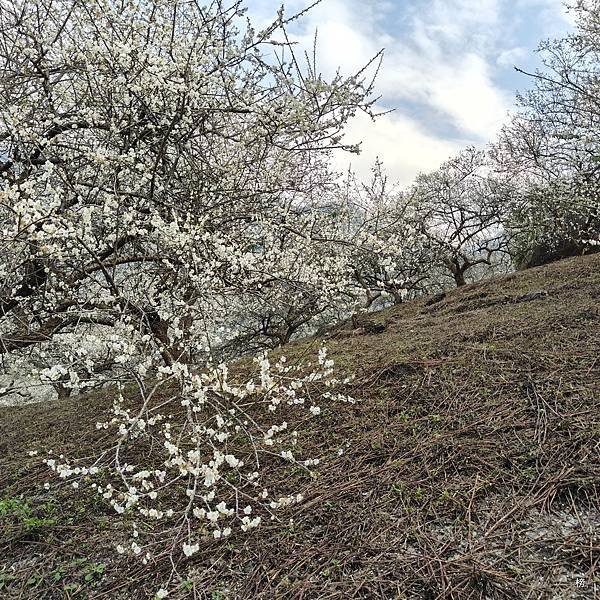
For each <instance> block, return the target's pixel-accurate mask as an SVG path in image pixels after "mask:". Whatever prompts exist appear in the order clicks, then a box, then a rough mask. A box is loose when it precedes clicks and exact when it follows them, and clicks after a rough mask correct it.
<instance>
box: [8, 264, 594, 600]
mask: <svg viewBox="0 0 600 600" xmlns="http://www.w3.org/2000/svg"><path fill="white" fill-rule="evenodd" d="M537 292H540V293H537ZM542 292H543V293H542ZM599 300H600V255H595V256H590V257H584V258H575V259H569V260H565V261H561V262H558V263H555V264H552V265H548V266H545V267H541V268H537V269H531V270H529V271H526V272H522V273H516V274H514V275H511V276H508V277H505V278H502V279H498V280H493V281H486V282H482V283H479V284H476V285H471V286H467V287H466V288H463V289H461V290H455V291H452V292H450V293H449V294H448V295H447V296H446V298H445V299H444V300H442V301H441V302H438V303H436V304H433V305H431V306H426V304H425V302H426V299H423V300H420V301H417V302H413V303H410V304H406V305H403V306H398V307H395V308H393V309H391V310H388V311H385V312H382V313H379V314H378V315H376V316H375V317H373V318H374V319H376V320H378V321H380V322H382V323H385V325H386V329H385V330H384V331H383V332H382V333H379V334H373V335H369V334H367V333H365V332H361V331H350V330H349V329H344V328H337V329H333V330H332V331H331V332H330V334H329V340H328V347H329V348H330V354H331V356H332V357H333V358H335V359H336V362H337V364H338V365H339V367H340V368H341V369H343V370H348V371H353V372H355V373H356V375H357V378H356V381H355V382H354V384H353V389H352V390H351V393H352V394H353V395H354V396H355V397H356V398H359V399H360V402H359V403H357V404H356V405H342V406H339V405H336V406H330V407H328V408H325V409H324V411H323V412H324V414H323V419H321V420H317V421H314V422H311V423H309V424H308V425H307V429H306V430H305V433H304V435H303V437H302V445H303V446H304V447H305V448H306V449H307V450H308V451H309V454H310V455H312V456H323V457H325V458H326V460H324V461H323V463H322V465H321V466H320V467H319V468H318V470H317V473H318V476H317V477H316V478H313V479H311V478H309V477H304V476H302V475H299V474H297V473H291V472H290V471H289V468H288V469H286V468H285V466H282V467H281V469H279V470H278V469H275V471H274V473H273V477H278V478H279V479H280V480H281V481H282V484H283V485H284V486H285V485H290V486H291V487H293V488H295V489H299V490H300V491H302V492H303V494H304V495H305V497H306V500H305V502H304V503H303V504H301V505H299V506H297V507H295V508H294V509H290V510H289V511H288V513H287V514H286V520H285V522H284V523H273V524H268V525H265V526H263V527H261V528H260V529H259V530H258V531H257V532H256V533H255V534H253V535H252V536H245V535H241V534H240V535H237V536H234V537H233V538H231V539H230V540H229V541H228V542H227V543H225V544H224V543H218V542H211V543H207V544H206V546H205V547H204V548H202V549H201V551H200V552H199V553H198V554H197V555H195V556H194V557H193V559H188V560H182V561H181V563H180V564H179V565H178V569H179V572H180V573H181V577H182V581H183V580H187V582H188V583H186V584H185V585H184V584H183V583H182V584H181V585H180V587H179V588H178V590H176V591H175V592H174V593H172V595H171V596H170V597H175V598H210V599H213V600H218V599H222V600H224V599H225V598H232V599H233V598H240V599H246V598H248V599H250V598H265V599H266V598H305V599H313V598H318V599H321V598H322V599H325V598H328V599H329V598H331V599H333V598H336V599H338V598H339V599H342V598H343V599H345V598H386V599H387V598H399V599H400V598H431V599H434V598H461V599H462V598H465V599H466V598H481V599H484V598H490V599H500V598H561V599H562V598H592V597H594V593H595V592H594V587H593V586H594V585H599V584H600V575H599V568H600V567H599V565H598V562H599V560H600V539H599V531H598V528H599V527H600V512H599V509H600V505H599V488H600V460H599V456H600V453H599V450H600V362H599V358H600V310H599ZM318 344H319V340H318V339H310V340H304V341H301V342H297V343H295V344H292V345H290V346H289V347H287V348H286V349H285V350H284V352H285V354H286V355H288V356H292V357H293V356H297V355H299V354H302V353H305V352H306V351H307V349H310V348H316V347H317V346H318ZM108 404H109V402H108V399H107V398H105V397H103V396H102V394H96V395H94V396H90V397H88V398H77V399H71V400H67V401H62V402H55V403H51V404H48V405H46V406H39V405H38V406H25V407H20V408H11V409H0V498H4V499H7V498H13V499H14V498H21V499H22V501H24V502H27V503H28V505H30V506H31V510H32V514H33V515H34V516H35V517H36V518H38V519H40V520H42V521H43V520H44V519H46V520H47V521H53V522H52V523H42V524H41V525H40V524H38V526H37V527H33V529H32V528H31V527H29V528H28V527H27V526H26V524H25V523H24V520H23V519H22V518H21V519H20V520H19V519H17V518H15V517H14V515H13V517H10V518H8V517H2V516H0V519H4V520H3V521H1V522H0V586H1V587H0V597H3V598H4V597H6V598H63V597H64V598H147V597H151V593H152V592H153V591H155V590H156V589H157V587H158V584H160V583H161V574H162V573H164V572H165V570H167V571H168V570H169V569H170V564H163V562H161V561H158V562H153V563H151V564H149V565H148V566H146V567H144V566H142V565H140V564H139V563H134V562H133V561H132V562H131V563H130V564H126V561H124V560H117V559H116V558H115V556H114V554H113V552H112V550H111V547H112V545H113V544H114V538H115V536H116V535H118V534H119V531H118V525H117V524H115V522H114V520H112V519H111V518H109V517H110V513H109V512H108V510H107V508H106V507H104V506H102V505H100V504H93V502H92V501H91V500H90V501H88V500H84V499H81V498H77V497H73V496H72V495H71V494H69V493H68V492H67V490H66V489H63V490H62V491H61V490H59V491H54V490H52V491H51V492H45V491H44V490H43V489H42V487H41V483H42V482H43V481H45V480H46V479H49V476H48V474H47V473H46V471H45V470H44V469H43V468H42V467H40V466H39V462H37V461H36V459H34V458H29V457H28V456H27V454H26V451H27V450H29V449H31V448H34V447H35V448H54V449H56V450H58V451H64V452H65V454H68V455H71V456H72V455H73V454H77V455H78V456H85V455H86V454H87V455H90V454H93V453H94V452H95V451H97V450H98V448H101V447H102V446H103V444H105V443H106V440H105V439H104V438H103V435H102V434H101V433H98V432H97V431H96V430H95V429H94V424H95V422H96V421H97V420H98V418H100V415H101V414H102V413H103V412H106V411H107V409H108ZM340 448H343V449H344V453H343V454H342V455H338V450H339V449H340ZM48 507H50V508H48ZM288 518H292V519H293V523H288V522H287V519H288ZM34 525H35V523H34ZM117 563H118V564H117ZM98 564H102V565H105V566H104V568H103V572H102V573H95V571H94V565H98ZM117 567H119V568H117ZM90 574H91V576H90ZM86 577H87V579H86ZM577 578H581V581H580V582H579V583H580V584H582V586H583V587H577V581H576V579H577ZM598 590H599V591H600V587H599V588H598ZM596 593H598V592H596Z"/></svg>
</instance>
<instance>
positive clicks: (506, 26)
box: [248, 0, 573, 185]
mask: <svg viewBox="0 0 600 600" xmlns="http://www.w3.org/2000/svg"><path fill="white" fill-rule="evenodd" d="M279 5H280V2H277V1H275V0H248V7H249V13H250V17H251V18H252V19H253V21H255V22H256V23H257V24H261V23H264V22H265V21H266V20H268V17H270V16H272V15H273V14H274V13H275V11H276V10H277V8H278V7H279ZM306 5H307V2H305V1H302V0H289V1H288V2H285V7H286V14H292V13H293V12H296V11H297V10H299V9H301V8H304V7H305V6H306ZM572 26H573V23H572V19H571V15H570V14H569V13H568V12H567V10H566V9H565V8H564V7H563V5H562V3H561V0H323V2H322V3H321V4H320V5H318V6H316V7H315V8H313V9H312V10H311V11H310V12H309V13H308V14H307V15H306V16H305V17H304V18H303V19H302V20H301V21H299V22H298V23H297V24H296V25H295V26H294V27H293V29H292V32H293V34H294V35H295V37H296V39H297V40H298V41H299V42H300V43H301V44H302V45H304V46H306V47H312V40H313V39H314V34H315V30H318V67H319V69H320V71H321V72H322V73H323V74H325V75H330V76H331V75H332V74H333V73H334V72H335V70H336V68H337V67H341V69H342V72H344V73H346V74H351V73H352V72H354V71H356V70H357V69H358V68H360V67H362V66H363V65H364V64H365V62H366V61H367V60H368V59H369V58H370V57H372V56H373V55H375V54H376V53H377V51H378V50H380V49H381V48H384V49H385V55H384V61H383V67H382V69H381V72H380V74H379V77H378V79H377V86H376V92H377V95H381V96H382V97H381V100H380V101H379V102H378V108H379V109H381V110H387V109H392V108H393V109H395V111H394V112H393V113H391V114H388V115H385V116H383V117H380V118H379V119H378V120H377V121H376V122H375V123H373V122H371V121H370V120H369V119H368V118H366V117H358V118H357V119H355V120H354V121H353V122H352V123H351V124H350V125H349V127H348V129H347V132H348V133H347V138H346V139H347V141H349V142H355V141H358V140H362V142H363V144H362V152H361V155H360V156H358V157H357V156H354V155H349V154H344V155H343V156H336V159H335V160H336V166H337V167H338V168H339V169H341V170H345V169H347V168H348V165H349V164H350V163H351V165H352V168H353V169H354V170H355V171H356V172H357V173H358V174H359V175H360V176H361V177H368V176H369V173H370V168H371V166H372V164H373V162H374V161H375V159H376V157H377V156H379V158H380V159H381V160H382V161H383V164H384V166H385V168H386V170H387V172H388V175H389V176H390V179H391V180H393V181H396V182H398V183H400V184H401V185H405V184H408V183H410V182H411V181H412V179H413V178H414V176H415V175H416V174H417V173H418V172H420V171H430V170H432V169H435V168H436V167H437V166H439V164H440V163H441V162H442V161H444V160H445V159H446V158H449V157H450V156H452V155H453V154H455V153H456V152H457V151H459V150H460V149H461V148H464V147H465V146H468V145H475V146H478V147H483V146H484V145H485V144H486V143H487V142H489V141H491V140H493V138H494V135H495V133H496V132H497V130H498V128H499V127H500V125H501V124H502V122H504V121H505V120H506V118H507V114H508V112H509V111H510V110H511V109H512V108H513V107H514V106H515V93H516V91H517V90H521V91H524V90H526V89H527V88H528V87H530V85H531V81H530V80H529V79H528V78H527V77H525V76H523V75H521V74H519V73H517V72H516V71H515V70H514V66H515V65H516V66H518V67H520V68H523V69H525V70H534V69H535V68H536V66H538V65H539V59H538V57H537V55H536V54H535V49H536V47H537V46H538V43H539V42H540V41H541V40H542V39H545V38H548V37H551V38H553V37H562V36H564V35H565V34H566V33H568V32H570V31H571V30H572Z"/></svg>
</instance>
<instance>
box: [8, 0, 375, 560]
mask: <svg viewBox="0 0 600 600" xmlns="http://www.w3.org/2000/svg"><path fill="white" fill-rule="evenodd" d="M244 12H245V10H244V7H243V4H242V2H232V3H231V4H229V5H228V4H226V3H224V2H222V1H221V0H214V1H212V2H209V3H208V4H207V5H206V6H202V5H200V4H199V3H195V2H188V1H179V0H129V1H124V0H123V1H122V0H91V1H86V2H82V1H79V0H61V1H58V2H57V1H54V0H17V1H12V0H11V1H8V0H0V64H1V75H0V223H1V225H0V239H1V245H0V353H1V354H2V357H3V365H4V368H5V369H6V370H7V371H8V370H10V369H13V370H15V369H17V368H19V369H24V368H25V367H27V368H29V369H30V370H31V371H32V373H33V374H34V375H35V376H37V377H38V378H39V380H40V381H45V382H49V383H51V384H53V385H55V386H57V389H61V390H63V391H64V390H66V391H67V392H68V391H70V390H81V389H84V388H86V387H91V386H94V385H99V384H100V383H102V382H106V381H113V382H117V383H118V384H119V386H120V387H119V389H121V390H122V389H123V385H124V384H126V383H127V382H134V383H135V385H136V386H137V389H138V392H139V394H138V397H139V402H138V405H137V406H136V408H135V409H132V408H131V407H126V406H125V405H126V402H125V396H124V394H123V393H121V392H119V393H118V394H117V396H116V398H115V406H114V419H113V420H112V422H109V423H108V424H100V425H99V426H100V427H110V426H114V427H115V428H116V433H117V439H118V442H117V443H116V446H115V448H114V450H115V451H114V454H113V455H112V459H110V460H109V459H108V458H106V457H105V458H106V460H105V461H104V462H102V461H101V462H100V463H98V464H97V465H94V466H91V467H90V466H87V467H80V466H73V465H71V466H69V465H67V464H66V462H61V461H57V460H56V459H52V458H49V459H48V464H49V466H51V467H52V468H54V469H55V470H57V471H58V472H59V473H60V474H61V475H62V476H64V477H76V478H78V477H80V476H82V475H85V476H86V477H90V476H94V475H95V474H96V472H97V470H98V469H100V468H108V467H110V469H112V471H111V473H113V474H114V476H115V478H116V479H115V480H114V481H113V482H112V483H111V484H110V485H105V486H101V487H98V486H97V485H96V489H97V491H98V492H99V493H101V495H102V496H103V497H104V498H106V499H108V500H110V501H111V502H113V506H114V507H115V509H116V510H117V511H118V512H124V511H128V510H136V511H138V512H139V513H140V515H141V516H142V517H144V518H146V519H156V520H160V519H162V518H171V517H172V518H179V519H180V520H179V521H178V522H177V523H178V525H177V527H178V528H179V529H177V531H178V532H179V535H178V536H175V538H176V539H178V540H181V536H182V535H184V534H185V535H184V537H185V539H186V542H185V545H184V546H183V551H184V552H185V553H186V554H192V553H193V551H194V550H195V549H196V548H197V540H194V539H193V536H191V534H190V531H191V529H190V526H189V522H190V519H192V518H196V519H199V520H201V521H203V522H204V523H205V525H206V528H207V531H208V532H209V533H210V534H211V535H214V536H215V537H219V536H226V535H228V534H229V533H230V531H231V527H232V526H233V522H234V521H235V522H239V523H241V527H242V529H249V528H251V527H254V526H256V525H257V524H258V522H259V521H260V516H258V515H256V516H255V513H254V512H252V510H253V509H252V507H251V506H250V505H249V504H248V505H246V504H244V505H242V503H241V502H242V497H243V496H244V495H248V494H247V492H246V491H245V490H246V487H245V486H248V485H252V486H257V485H258V481H259V478H260V473H259V471H260V469H259V467H260V460H259V451H258V450H257V449H255V452H254V456H255V462H254V468H253V469H252V470H250V471H248V472H246V470H245V467H244V465H243V462H244V461H242V459H240V458H237V457H236V456H235V455H234V454H233V452H232V451H231V449H228V448H230V446H231V447H234V446H235V443H234V441H233V440H234V438H235V439H237V437H236V436H240V435H244V434H245V435H246V438H247V439H248V440H250V443H251V444H253V445H254V446H256V440H257V439H258V440H261V443H263V442H264V445H266V447H267V450H268V448H269V445H270V444H269V442H271V443H273V441H274V440H279V439H280V438H282V437H283V435H284V434H283V432H284V431H287V428H288V425H287V423H285V422H277V423H275V422H274V423H270V424H269V423H268V422H266V423H265V422H263V421H260V419H259V417H258V416H257V415H256V414H253V412H252V410H255V409H256V410H258V409H259V408H261V407H267V410H266V416H267V418H269V416H271V417H272V416H273V413H275V412H276V409H277V407H278V406H279V405H280V404H285V405H287V404H290V405H291V406H296V405H298V406H302V405H303V404H304V403H305V400H306V397H305V396H304V395H303V394H302V390H303V389H304V387H305V386H306V385H309V384H312V383H313V382H315V381H317V380H319V379H322V380H323V381H324V382H327V384H328V385H330V386H331V385H333V384H334V383H335V381H336V380H334V379H332V377H331V364H330V361H328V360H327V359H326V358H325V356H324V354H322V355H321V356H320V359H319V361H320V370H317V371H310V372H309V374H301V373H298V374H296V375H293V376H292V374H290V373H288V371H287V370H286V369H287V367H286V366H285V365H284V364H283V363H278V367H277V373H278V375H277V376H273V375H272V374H271V365H270V363H269V360H268V358H266V357H263V358H261V359H260V361H259V363H260V381H259V383H254V382H253V381H252V380H248V381H247V382H246V383H245V384H244V385H241V384H239V385H237V384H236V385H234V384H230V383H228V381H229V380H228V377H227V368H226V367H224V366H223V365H220V366H219V365H217V364H215V363H211V362H210V361H211V359H212V358H214V353H213V351H212V349H213V347H214V346H215V344H222V343H224V342H226V341H227V339H228V336H229V337H231V336H232V335H233V336H234V335H237V334H238V333H239V332H236V331H231V320H228V318H227V317H228V316H229V312H230V307H232V306H235V307H236V308H239V307H244V306H248V305H247V304H246V302H245V300H246V299H247V298H249V297H252V298H254V299H256V301H255V302H254V303H253V304H252V305H251V306H250V310H246V312H244V311H243V310H242V313H243V314H242V320H243V321H244V322H246V321H247V319H248V318H249V315H250V316H251V314H252V310H255V309H256V307H257V306H259V305H260V306H266V307H269V306H274V305H275V304H276V303H277V302H278V301H281V299H282V298H284V297H285V301H286V304H287V308H288V309H289V311H288V316H290V318H291V321H290V323H289V324H288V325H289V328H288V330H285V331H280V332H278V333H277V335H281V339H280V341H285V340H287V339H289V336H290V328H291V330H292V331H293V330H294V329H297V327H298V326H299V324H303V323H304V322H305V321H306V320H307V319H310V318H311V316H312V315H314V314H319V312H320V311H322V310H324V308H325V307H326V306H328V304H329V302H330V300H331V299H332V298H334V297H335V296H336V293H337V292H338V291H339V290H341V289H344V288H345V286H346V285H347V282H348V269H347V265H346V263H345V262H344V258H343V254H342V253H340V255H339V258H338V255H337V254H336V253H335V252H332V247H333V245H335V243H336V242H335V240H334V239H332V238H331V236H330V235H329V234H328V231H327V229H326V224H327V220H326V219H323V217H322V215H323V211H322V210H321V209H322V202H323V198H325V197H327V196H328V194H327V189H328V186H329V185H330V182H331V180H332V177H331V172H330V168H329V153H330V152H331V151H332V150H333V149H335V148H342V149H345V150H349V151H354V150H356V147H354V146H350V145H346V144H343V143H342V142H341V132H342V130H343V128H344V125H345V123H346V122H347V120H348V119H349V118H350V117H352V116H353V115H354V114H355V113H356V112H357V111H359V110H362V111H366V112H367V113H369V114H371V107H372V102H373V100H372V99H371V93H372V88H373V78H372V77H371V76H369V74H368V70H369V69H368V67H369V65H367V67H365V69H363V70H361V71H360V72H359V73H356V74H355V75H353V76H349V77H344V76H342V75H341V74H337V75H335V76H334V77H333V78H332V79H331V80H326V79H325V78H324V77H322V76H321V75H320V74H319V73H318V70H317V65H316V64H315V62H314V61H312V62H309V61H308V60H307V64H306V66H302V65H301V64H300V61H299V60H298V59H297V57H296V54H295V53H294V46H293V43H292V42H291V41H290V38H289V34H288V25H289V23H290V22H291V21H293V20H294V19H296V18H298V17H300V16H301V15H293V16H291V17H286V16H285V14H284V11H283V9H281V10H280V11H279V12H278V14H277V16H276V17H275V18H274V20H273V22H272V23H271V24H270V25H268V26H266V27H265V28H264V29H262V30H261V31H256V30H255V29H254V28H253V27H252V26H251V24H250V23H249V22H246V21H245V20H244ZM374 60H377V57H376V58H375V59H374ZM369 64H371V63H369ZM299 307H304V308H303V309H302V310H300V309H299ZM261 311H262V308H259V310H258V312H259V313H261ZM294 311H296V312H297V313H298V314H299V315H300V316H299V317H297V316H295V315H294V314H293V313H294ZM305 313H307V314H308V315H309V316H308V318H306V317H305V316H304V314H305ZM262 316H264V314H263V315H262ZM266 335H270V332H269V331H266ZM166 382H168V383H169V385H171V386H174V387H170V388H168V389H170V390H171V396H170V401H171V402H176V403H179V404H182V405H183V407H184V412H185V414H186V421H185V423H184V425H181V429H178V430H177V433H175V432H174V430H175V428H176V427H175V425H173V424H172V423H171V421H170V419H169V417H168V415H167V414H165V413H164V412H163V411H154V409H153V408H152V406H153V404H152V403H153V401H154V399H155V398H156V396H158V392H157V390H158V389H161V390H163V391H164V390H165V389H167V388H166V387H165V384H166ZM175 384H176V385H175ZM313 397H316V396H314V395H313ZM325 397H333V394H332V393H330V392H327V393H326V394H325ZM341 398H342V399H347V398H346V397H345V396H342V397H341ZM162 402H164V397H163V401H162ZM167 404H168V403H167ZM249 405H252V407H253V408H252V410H251V409H250V408H249ZM163 410H164V407H163ZM319 412H320V409H319V407H318V406H316V405H311V406H310V414H311V415H317V414H318V413H319ZM157 435H158V436H159V437H160V440H161V441H162V447H163V448H164V450H165V452H166V453H167V458H166V460H165V462H164V464H162V466H159V465H154V467H153V468H146V467H144V466H143V465H134V464H132V462H131V459H125V458H124V456H125V455H126V454H127V452H126V447H128V445H130V444H132V443H135V441H136V440H140V439H146V437H147V436H157ZM285 435H286V436H287V433H286V434H285ZM294 435H295V432H294V431H292V432H291V433H290V434H289V436H287V438H286V439H287V442H289V443H291V441H290V440H293V439H294ZM288 438H289V439H288ZM263 449H264V448H263ZM281 452H282V453H283V454H281V457H282V458H283V459H284V460H294V461H295V460H296V458H295V457H294V456H293V455H292V454H291V450H289V449H288V450H281ZM225 470H234V471H235V472H236V473H238V475H239V477H238V479H237V480H236V479H235V477H233V476H232V477H231V478H225V477H224V475H223V471H225ZM181 481H185V486H184V487H185V490H186V496H185V502H184V503H183V505H177V506H176V507H175V508H169V509H165V510H163V509H162V508H160V509H159V508H157V507H156V506H154V505H152V502H154V501H155V500H156V499H157V497H160V496H161V495H162V492H163V490H164V489H165V488H168V487H169V486H170V484H172V483H175V482H181ZM232 481H234V483H231V482H232ZM223 482H228V484H227V485H225V484H224V483H223ZM74 484H78V482H77V481H75V482H74ZM217 488H218V489H217ZM223 489H225V490H226V491H227V490H228V492H227V493H228V494H229V495H227V493H225V492H223ZM220 494H221V495H220ZM223 494H224V495H223ZM267 496H268V494H267V493H266V492H265V495H264V496H262V499H263V500H264V502H263V504H264V505H266V506H267V507H268V506H271V508H276V507H277V506H282V505H285V504H286V503H289V502H292V501H294V498H292V499H291V500H290V499H289V498H283V499H282V500H276V499H271V497H270V496H269V497H268V499H267ZM252 497H253V498H254V497H256V494H254V492H253V496H252ZM259 500H260V498H259ZM182 506H183V508H182ZM178 511H179V512H178ZM227 519H229V520H230V521H231V523H230V524H229V525H227V526H225V525H223V526H221V524H222V523H224V522H225V520H227ZM236 520H237V521H236ZM136 531H137V530H136ZM171 531H173V530H172V529H171ZM134 535H137V534H135V533H134ZM136 539H137V538H136ZM130 548H131V550H132V552H133V553H134V554H136V553H141V552H142V546H141V545H139V544H138V542H137V541H134V542H133V545H131V546H130Z"/></svg>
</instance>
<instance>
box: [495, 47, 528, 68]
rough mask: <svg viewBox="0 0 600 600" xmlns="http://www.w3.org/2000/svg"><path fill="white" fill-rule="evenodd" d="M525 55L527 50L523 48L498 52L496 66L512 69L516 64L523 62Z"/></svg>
mask: <svg viewBox="0 0 600 600" xmlns="http://www.w3.org/2000/svg"><path fill="white" fill-rule="evenodd" d="M527 54H528V50H527V48H525V47H524V46H515V47H514V48H509V49H508V50H503V51H502V52H500V54H499V55H498V58H497V59H496V64H498V65H500V66H502V67H512V66H515V65H517V63H519V62H522V61H524V60H525V58H526V56H527Z"/></svg>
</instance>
